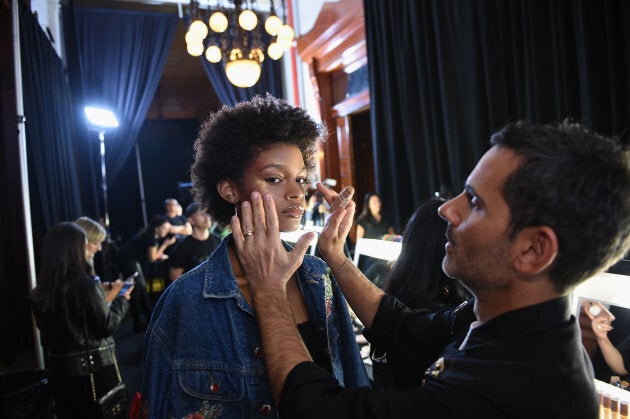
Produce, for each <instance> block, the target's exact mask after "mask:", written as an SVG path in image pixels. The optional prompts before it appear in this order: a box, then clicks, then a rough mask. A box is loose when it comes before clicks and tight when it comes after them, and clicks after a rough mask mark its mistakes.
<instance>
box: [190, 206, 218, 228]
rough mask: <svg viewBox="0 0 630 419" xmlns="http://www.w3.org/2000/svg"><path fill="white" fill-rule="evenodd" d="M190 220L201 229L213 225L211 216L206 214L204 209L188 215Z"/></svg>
mask: <svg viewBox="0 0 630 419" xmlns="http://www.w3.org/2000/svg"><path fill="white" fill-rule="evenodd" d="M188 222H189V223H190V224H191V225H192V226H193V227H197V228H198V229H200V230H203V229H209V228H210V226H211V225H212V221H211V220H210V216H209V215H206V213H204V212H203V211H197V212H195V213H194V214H193V215H191V216H190V217H188Z"/></svg>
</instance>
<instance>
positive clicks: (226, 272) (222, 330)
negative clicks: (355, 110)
mask: <svg viewBox="0 0 630 419" xmlns="http://www.w3.org/2000/svg"><path fill="white" fill-rule="evenodd" d="M322 131H323V128H322V127H321V126H319V125H318V124H316V123H315V122H314V121H313V120H312V119H311V118H310V117H309V116H308V115H307V114H306V112H305V111H304V110H302V109H300V108H294V107H292V106H290V105H289V104H288V103H287V102H285V101H283V100H280V99H276V98H273V97H271V96H269V95H268V96H267V97H265V98H262V97H256V98H254V99H252V100H250V101H247V102H241V103H239V104H237V105H236V106H234V107H233V108H230V107H223V108H222V109H221V110H220V111H219V112H217V113H213V114H211V116H210V117H209V119H208V120H207V121H206V122H205V123H204V124H203V126H202V127H201V130H200V132H199V136H198V138H197V140H196V141H195V162H194V164H193V166H192V169H191V173H192V181H193V192H194V194H195V201H196V202H198V203H199V204H200V206H201V207H202V208H205V211H206V212H207V213H208V214H209V215H210V216H211V217H212V218H213V220H215V221H216V222H218V223H221V224H223V225H224V224H228V223H229V222H230V220H231V218H232V217H233V216H235V209H238V208H240V206H241V203H242V202H244V201H247V200H248V199H249V197H250V195H251V193H252V192H253V191H254V190H258V191H265V192H267V193H268V194H269V195H270V199H273V200H274V202H276V205H277V210H278V212H277V219H279V229H280V230H281V231H294V230H296V229H298V228H299V226H300V222H301V218H302V214H303V212H304V205H305V202H304V195H305V191H306V188H307V178H308V175H309V173H310V172H311V171H312V170H313V169H314V167H315V164H316V158H317V151H318V146H319V143H320V141H321V137H322V135H323V132H322ZM226 156H229V158H226ZM245 234H246V235H247V236H243V235H241V236H240V237H239V238H240V239H241V240H242V239H243V238H246V239H248V240H254V239H255V237H253V235H252V234H251V232H247V231H246V232H245ZM234 240H235V238H234V237H233V235H229V236H228V237H226V238H225V239H223V241H222V242H221V244H220V245H219V247H218V248H217V249H216V250H215V251H214V252H213V253H212V255H211V256H210V258H208V260H207V261H206V262H204V263H202V264H201V265H200V266H198V267H197V268H195V269H193V270H192V271H189V272H187V273H185V274H184V275H183V276H182V277H180V278H179V279H178V280H177V281H175V282H173V283H172V284H171V285H170V286H169V287H168V288H167V289H166V291H164V293H163V294H162V296H161V297H160V300H159V302H158V304H157V306H156V309H155V311H154V314H153V317H152V322H151V324H150V325H149V328H148V330H147V335H146V339H145V359H144V373H143V385H142V389H143V390H142V394H143V398H144V400H145V402H146V403H147V405H148V406H149V411H150V412H151V415H152V416H154V417H184V416H186V415H189V414H194V413H197V412H200V413H201V414H207V415H208V416H210V415H221V416H223V417H226V418H235V417H258V416H266V415H268V416H269V417H276V416H277V409H276V406H275V403H274V400H273V397H272V394H271V388H270V386H269V383H268V381H267V377H266V370H265V367H264V358H265V357H266V354H264V353H263V352H262V350H261V348H262V342H261V339H260V335H259V332H258V324H257V322H256V316H257V314H256V312H255V311H254V309H253V307H252V305H251V296H250V289H249V286H248V283H247V280H246V279H245V277H244V274H243V270H242V265H241V262H242V261H243V259H242V256H241V255H240V254H239V252H238V251H237V250H236V248H235V247H234V244H233V243H234ZM276 244H277V245H279V246H282V248H283V249H285V246H287V248H288V244H286V243H284V242H282V241H281V240H280V238H279V236H277V237H276ZM283 251H285V250H283ZM296 268H297V271H296V272H295V274H294V275H292V278H291V280H290V281H289V283H288V285H287V286H288V293H289V295H290V300H291V304H290V307H291V309H290V310H291V311H292V314H291V324H292V327H293V328H295V330H297V331H299V333H300V334H301V335H302V336H303V337H304V341H305V342H306V348H308V351H309V353H310V354H312V357H313V359H314V360H315V362H316V363H317V365H320V366H321V367H322V368H324V369H325V370H326V371H329V372H331V373H332V374H333V376H334V377H336V378H337V379H338V380H339V381H340V382H342V383H344V384H345V385H346V386H348V387H356V386H361V385H369V380H368V378H367V373H366V371H365V368H364V366H363V363H362V360H361V357H360V354H359V351H358V346H357V343H356V340H355V336H354V332H353V329H352V324H351V322H350V316H349V313H348V308H347V304H346V301H345V299H344V297H343V295H342V294H341V292H340V290H339V288H338V287H337V286H336V284H335V282H334V280H333V278H332V277H331V275H330V270H329V268H328V266H326V264H325V263H324V262H323V261H322V260H321V259H319V258H316V257H312V256H307V257H305V258H304V259H303V261H301V263H300V264H298V265H296Z"/></svg>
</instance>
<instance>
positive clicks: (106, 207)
mask: <svg viewBox="0 0 630 419" xmlns="http://www.w3.org/2000/svg"><path fill="white" fill-rule="evenodd" d="M98 139H99V140H100V142H101V180H102V183H101V187H102V189H103V218H104V220H105V230H107V231H109V205H107V173H106V170H105V131H102V130H101V131H99V132H98Z"/></svg>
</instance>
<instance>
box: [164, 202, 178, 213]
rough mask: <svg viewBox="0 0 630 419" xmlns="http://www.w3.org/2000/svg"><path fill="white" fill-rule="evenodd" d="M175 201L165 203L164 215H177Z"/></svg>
mask: <svg viewBox="0 0 630 419" xmlns="http://www.w3.org/2000/svg"><path fill="white" fill-rule="evenodd" d="M177 204H178V202H177V200H175V199H169V200H168V201H166V207H165V208H166V213H167V214H168V215H169V217H170V216H174V215H176V214H177Z"/></svg>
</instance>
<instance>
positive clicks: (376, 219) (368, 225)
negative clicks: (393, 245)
mask: <svg viewBox="0 0 630 419" xmlns="http://www.w3.org/2000/svg"><path fill="white" fill-rule="evenodd" d="M382 206H383V204H382V202H381V197H380V196H378V194H376V193H374V192H368V193H366V194H365V195H364V196H363V209H362V210H361V214H359V216H358V217H357V239H361V238H366V239H379V240H380V239H381V238H383V236H384V235H386V234H396V232H395V231H394V227H393V225H392V222H391V219H390V218H389V216H388V215H386V214H383V213H382V211H381V208H382Z"/></svg>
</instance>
